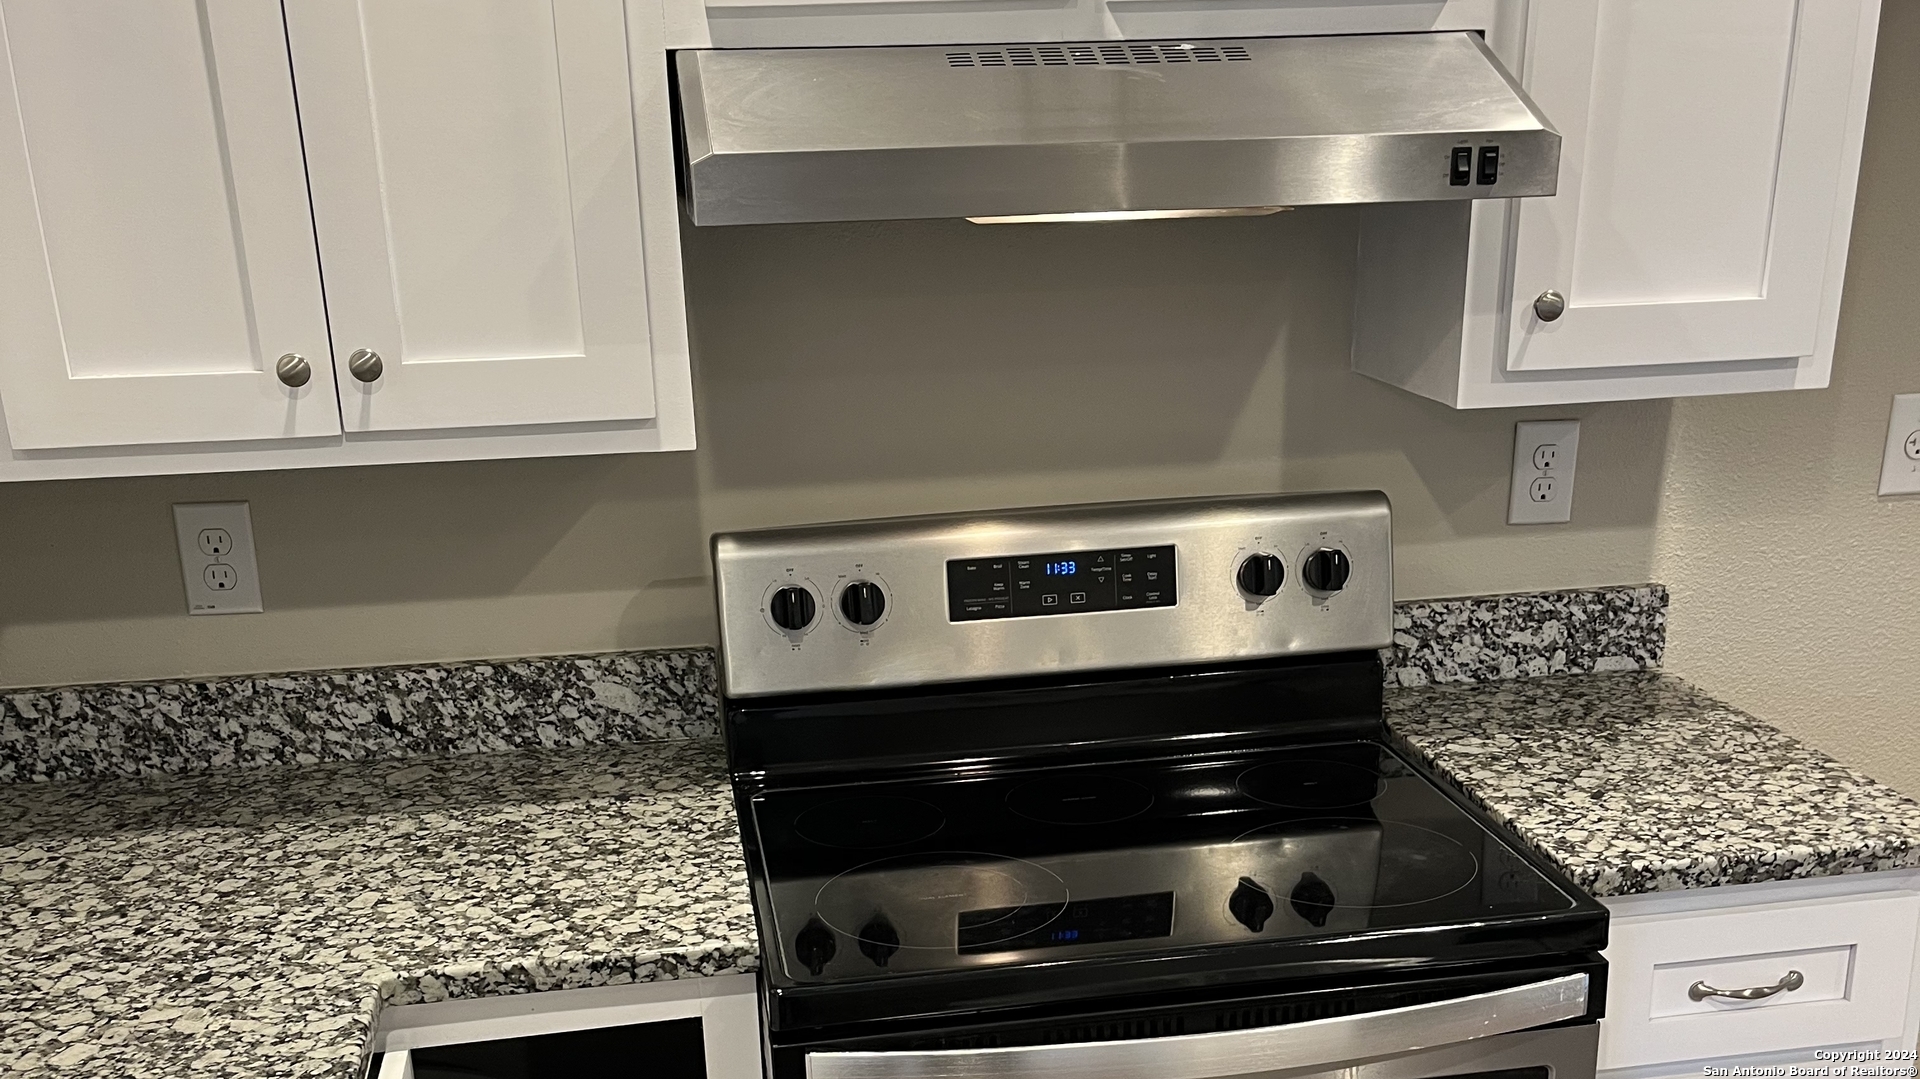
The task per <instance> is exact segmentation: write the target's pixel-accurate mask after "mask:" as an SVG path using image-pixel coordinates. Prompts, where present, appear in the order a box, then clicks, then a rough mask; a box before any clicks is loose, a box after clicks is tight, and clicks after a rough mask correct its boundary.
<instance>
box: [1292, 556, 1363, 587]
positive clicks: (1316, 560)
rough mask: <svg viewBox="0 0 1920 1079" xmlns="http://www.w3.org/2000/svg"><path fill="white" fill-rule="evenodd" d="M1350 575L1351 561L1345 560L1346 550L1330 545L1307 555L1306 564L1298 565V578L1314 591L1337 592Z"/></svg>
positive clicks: (1351, 570)
mask: <svg viewBox="0 0 1920 1079" xmlns="http://www.w3.org/2000/svg"><path fill="white" fill-rule="evenodd" d="M1352 575H1353V563H1352V562H1350V561H1348V560H1347V552H1345V551H1340V550H1335V549H1334V548H1332V547H1322V548H1320V549H1319V550H1317V551H1315V552H1313V553H1312V554H1310V555H1308V556H1307V561H1306V564H1305V565H1303V566H1301V567H1300V579H1301V580H1303V581H1305V582H1307V587H1308V588H1311V589H1313V590H1314V591H1315V592H1338V591H1340V590H1341V589H1342V588H1345V587H1347V578H1348V577H1350V576H1352Z"/></svg>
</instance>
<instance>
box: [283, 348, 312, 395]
mask: <svg viewBox="0 0 1920 1079" xmlns="http://www.w3.org/2000/svg"><path fill="white" fill-rule="evenodd" d="M273 373H274V374H276V375H279V376H280V381H281V382H284V383H286V384H287V386H289V387H290V388H292V389H296V390H297V389H299V388H300V387H302V386H304V385H306V384H307V383H308V382H309V381H311V380H312V379H313V365H312V364H310V363H308V362H307V358H306V357H305V356H302V355H300V354H299V353H297V352H289V353H287V354H286V355H285V356H282V357H280V362H279V363H276V364H274V365H273Z"/></svg>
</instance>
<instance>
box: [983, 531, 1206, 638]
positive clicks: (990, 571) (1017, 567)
mask: <svg viewBox="0 0 1920 1079" xmlns="http://www.w3.org/2000/svg"><path fill="white" fill-rule="evenodd" d="M1173 554H1174V550H1173V545H1172V544H1170V543H1169V544H1160V545H1157V546H1153V547H1116V548H1109V549H1105V550H1092V551H1049V552H1043V553H1040V554H1017V555H1008V556H1006V557H1003V558H958V559H953V560H951V561H949V562H948V563H947V617H948V618H949V619H951V620H952V621H955V622H971V621H975V620H977V619H982V618H1032V617H1034V616H1035V615H1049V614H1086V613H1090V612H1094V611H1127V610H1136V609H1139V608H1144V607H1173V606H1176V605H1178V604H1179V602H1180V597H1179V593H1178V586H1177V583H1176V582H1175V580H1174V576H1175V575H1174V565H1173Z"/></svg>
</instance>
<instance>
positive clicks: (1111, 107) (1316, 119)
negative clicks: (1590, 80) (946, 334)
mask: <svg viewBox="0 0 1920 1079" xmlns="http://www.w3.org/2000/svg"><path fill="white" fill-rule="evenodd" d="M675 65H676V77H677V79H678V83H679V92H680V122H681V134H682V136H683V138H684V146H685V155H686V156H685V160H684V162H683V164H684V167H685V170H686V171H685V174H684V182H685V187H686V193H687V198H688V203H689V208H690V212H691V214H692V217H693V220H694V223H695V224H699V225H732V224H752V223H770V222H778V221H863V220H877V219H886V218H906V217H1022V216H1028V215H1058V214H1095V213H1104V214H1108V215H1112V214H1114V213H1115V212H1121V211H1170V210H1203V209H1232V208H1257V207H1278V206H1305V205H1312V204H1321V203H1356V202H1417V201H1430V200H1440V199H1472V198H1511V197H1515V196H1525V195H1551V194H1553V193H1554V188H1555V184H1556V180H1557V177H1558V173H1559V163H1560V136H1559V135H1558V134H1557V133H1555V132H1554V130H1553V129H1552V127H1551V126H1549V125H1548V123H1547V119H1546V117H1544V116H1542V115H1541V114H1540V110H1539V109H1537V108H1535V107H1534V105H1533V102H1531V101H1529V100H1528V99H1527V95H1526V94H1525V93H1524V92H1523V91H1522V90H1521V89H1520V87H1519V85H1518V84H1517V83H1516V82H1515V81H1514V79H1513V77H1512V76H1510V75H1508V74H1507V72H1506V70H1505V69H1504V68H1502V67H1501V66H1500V62H1499V61H1498V60H1497V59H1495V58H1494V56H1493V54H1492V53H1491V52H1489V51H1488V50H1487V48H1486V46H1485V45H1484V44H1483V43H1482V42H1481V40H1480V38H1479V36H1478V35H1475V34H1470V33H1464V32H1453V33H1425V34H1381V35H1368V36H1356V37H1304V38H1245V39H1236V40H1231V41H1219V40H1195V41H1190V42H1169V41H1153V42H1140V41H1129V42H1089V43H1085V44H1054V45H1002V46H993V47H981V46H912V47H884V48H832V49H712V50H694V51H684V52H679V53H676V54H675Z"/></svg>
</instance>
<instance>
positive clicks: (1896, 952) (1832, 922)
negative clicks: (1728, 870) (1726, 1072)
mask: <svg viewBox="0 0 1920 1079" xmlns="http://www.w3.org/2000/svg"><path fill="white" fill-rule="evenodd" d="M1605 902H1606V904H1607V907H1608V908H1609V909H1610V911H1611V912H1612V916H1613V920H1612V928H1611V931H1610V938H1611V944H1610V945H1609V946H1608V948H1607V952H1606V956H1607V978H1608V989H1607V1017H1606V1019H1605V1020H1604V1021H1603V1022H1602V1023H1601V1027H1600V1060H1599V1067H1600V1069H1601V1071H1602V1072H1603V1073H1604V1074H1606V1075H1609V1076H1612V1077H1614V1079H1656V1077H1668V1076H1680V1075H1687V1076H1696V1077H1697V1076H1700V1075H1702V1074H1711V1073H1706V1072H1704V1069H1706V1068H1709V1067H1724V1068H1733V1067H1736V1066H1753V1067H1764V1066H1768V1065H1772V1064H1780V1065H1804V1066H1808V1067H1821V1066H1825V1065H1829V1064H1833V1063H1835V1058H1836V1057H1837V1056H1838V1055H1839V1054H1841V1053H1844V1052H1845V1051H1846V1050H1859V1051H1873V1052H1878V1053H1882V1054H1888V1055H1887V1056H1885V1057H1884V1058H1883V1059H1879V1060H1877V1061H1875V1060H1868V1061H1864V1062H1861V1063H1865V1064H1871V1065H1875V1066H1886V1067H1895V1068H1899V1067H1906V1066H1908V1065H1911V1064H1912V1063H1913V1061H1912V1060H1911V1059H1910V1058H1909V1057H1906V1056H1904V1055H1903V1054H1905V1053H1907V1052H1910V1051H1911V1050H1912V1049H1913V1048H1914V1042H1915V1039H1916V1038H1917V1037H1920V993H1917V992H1916V990H1920V873H1913V872H1899V873H1872V874H1862V875H1857V876H1847V877H1830V878H1822V879H1818V880H1810V881H1788V882H1782V883H1776V884H1753V885H1744V886H1735V887H1726V888H1706V889H1700V890H1697V891H1685V892H1665V893H1654V894H1652V895H1642V896H1625V897H1621V898H1617V899H1608V900H1606V901H1605ZM1730 994H1731V995H1730ZM1833 1074H1835V1075H1844V1074H1846V1073H1845V1072H1844V1071H1835V1072H1834V1073H1833Z"/></svg>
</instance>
